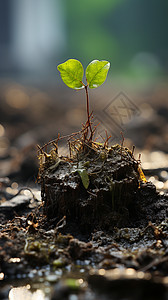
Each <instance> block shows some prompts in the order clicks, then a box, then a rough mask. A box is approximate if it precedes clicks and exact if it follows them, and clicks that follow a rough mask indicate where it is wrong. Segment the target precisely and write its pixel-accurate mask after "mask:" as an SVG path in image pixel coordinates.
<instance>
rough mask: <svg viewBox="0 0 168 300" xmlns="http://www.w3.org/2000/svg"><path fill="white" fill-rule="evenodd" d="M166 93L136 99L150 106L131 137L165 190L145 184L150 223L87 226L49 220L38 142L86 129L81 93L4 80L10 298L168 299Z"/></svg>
mask: <svg viewBox="0 0 168 300" xmlns="http://www.w3.org/2000/svg"><path fill="white" fill-rule="evenodd" d="M14 95H15V101H14V100H13V99H14ZM167 95H168V93H167V92H166V90H165V88H164V87H162V88H158V89H156V90H155V91H154V92H153V93H150V95H149V93H148V95H145V96H143V97H141V99H137V102H138V101H139V102H138V103H139V104H138V107H140V110H141V115H140V116H139V117H138V116H136V117H135V119H132V120H131V122H129V123H128V124H127V129H126V132H125V141H124V144H126V146H129V147H132V145H133V144H135V145H136V146H137V147H136V151H135V156H136V158H137V159H138V157H139V156H138V155H139V153H141V160H142V167H143V168H144V172H145V174H146V177H147V179H148V180H149V181H150V182H152V183H153V184H154V185H155V186H156V188H157V192H156V191H155V188H152V189H151V186H150V188H148V185H147V186H146V189H144V193H146V194H145V197H144V198H143V203H141V204H142V206H141V207H143V211H144V217H143V215H142V222H139V226H137V225H136V224H135V225H134V226H133V224H131V226H129V224H127V226H125V227H121V226H120V228H118V227H117V226H116V227H115V226H114V227H113V229H112V230H111V232H110V233H109V232H107V230H102V228H98V227H97V228H96V230H92V231H91V232H89V233H88V234H87V233H85V234H83V233H81V231H80V230H79V228H78V226H77V225H76V227H75V230H74V226H73V228H71V226H69V224H68V223H67V220H66V218H60V220H54V217H52V219H50V220H48V219H47V218H46V217H45V216H44V215H43V209H42V202H41V195H40V185H39V184H38V183H37V182H36V178H37V173H38V161H37V152H36V146H35V145H36V144H40V145H43V144H44V143H45V142H48V141H49V140H50V139H52V138H55V137H56V136H57V134H58V132H59V131H60V128H61V129H62V132H63V134H69V133H71V132H74V131H76V130H79V127H78V126H79V124H80V122H81V121H80V119H81V118H83V119H85V113H84V109H83V107H81V106H80V105H79V104H77V101H76V99H77V97H79V96H78V95H75V100H71V108H70V109H69V105H67V101H68V100H69V99H68V100H67V98H68V97H69V95H67V94H66V93H65V92H64V93H63V96H62V95H60V91H59V95H58V94H57V95H55V93H54V91H52V92H51V91H50V92H48V91H46V90H45V91H44V90H43V91H41V89H37V88H30V87H29V88H28V87H23V86H20V85H16V84H14V83H12V84H10V85H9V84H6V85H4V84H3V86H2V94H1V106H0V115H1V125H0V145H1V150H0V172H1V175H0V177H1V178H0V187H1V190H0V197H1V198H0V201H1V206H0V220H1V225H0V286H1V288H0V296H1V297H0V298H1V299H10V300H14V299H23V298H24V299H40V300H41V299H46V300H47V299H71V300H77V299H88V300H89V299H93V300H94V299H107V300H108V299H168V271H167V270H168V255H167V246H168V245H167V244H168V242H167V233H168V215H167V209H168V206H167V200H168V196H167V192H168V163H167V162H168V147H167V144H168V139H167V132H168V131H167V126H168V125H167V124H168V123H167V119H168V113H167V112H168V107H167ZM61 97H62V98H61ZM99 97H100V96H99ZM99 97H98V98H99ZM53 98H55V99H56V98H57V99H60V101H59V100H58V101H53ZM107 98H108V97H107ZM142 98H143V99H144V100H142ZM19 99H20V100H19ZM63 99H64V100H65V101H64V102H63ZM158 99H159V101H158ZM62 116H64V118H62ZM62 119H64V120H62ZM82 121H83V120H82ZM137 132H138V134H137ZM119 140H121V137H119ZM64 146H65V145H64V144H62V145H61V147H60V148H61V150H62V153H63V151H64V152H66V149H65V147H64ZM61 150H60V151H61ZM147 216H148V217H147ZM144 219H145V222H143V220H144ZM135 223H136V222H135Z"/></svg>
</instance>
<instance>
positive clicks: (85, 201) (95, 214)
mask: <svg viewBox="0 0 168 300" xmlns="http://www.w3.org/2000/svg"><path fill="white" fill-rule="evenodd" d="M140 172H141V171H140V167H139V161H137V160H135V159H134V157H133V154H132V152H131V151H130V150H129V149H128V148H125V147H123V146H120V145H115V146H113V147H111V148H103V147H102V146H99V145H98V144H94V146H93V145H92V146H88V145H87V146H85V147H84V148H82V150H80V151H78V155H76V156H75V157H73V159H68V158H65V157H58V155H57V154H56V151H55V152H54V150H52V151H50V154H47V157H46V159H45V162H43V164H41V172H40V173H41V193H42V200H43V203H44V213H45V214H46V215H47V217H48V218H49V219H53V218H56V220H57V221H59V220H60V219H61V218H62V217H63V216H66V220H67V223H76V224H77V225H78V226H79V227H80V228H82V229H83V230H89V229H93V228H95V227H100V228H104V229H108V228H109V227H112V226H115V225H117V224H118V223H122V220H123V219H126V218H128V217H129V208H130V207H131V206H132V205H133V204H134V202H135V201H136V193H137V191H138V188H139V186H140V181H141V173H140ZM86 181H88V182H86ZM86 184H87V185H88V187H87V188H86Z"/></svg>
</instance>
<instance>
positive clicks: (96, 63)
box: [86, 60, 110, 89]
mask: <svg viewBox="0 0 168 300" xmlns="http://www.w3.org/2000/svg"><path fill="white" fill-rule="evenodd" d="M109 69H110V63H109V62H108V61H106V60H93V61H92V62H91V63H90V64H89V65H88V66H87V68H86V79H87V83H88V85H89V87H90V88H91V89H94V88H97V87H98V86H100V85H101V84H103V83H104V81H105V80H106V77H107V73H108V70H109Z"/></svg>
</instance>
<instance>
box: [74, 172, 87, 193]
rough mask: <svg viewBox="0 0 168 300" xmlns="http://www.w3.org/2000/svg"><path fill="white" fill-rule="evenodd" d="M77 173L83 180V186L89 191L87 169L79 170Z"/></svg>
mask: <svg viewBox="0 0 168 300" xmlns="http://www.w3.org/2000/svg"><path fill="white" fill-rule="evenodd" d="M76 171H77V172H78V173H79V175H80V177H81V179H82V183H83V186H84V187H85V189H86V190H87V188H88V186H89V176H88V173H87V171H86V169H77V170H76Z"/></svg>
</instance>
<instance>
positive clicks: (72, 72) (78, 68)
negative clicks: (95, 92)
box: [57, 59, 84, 90]
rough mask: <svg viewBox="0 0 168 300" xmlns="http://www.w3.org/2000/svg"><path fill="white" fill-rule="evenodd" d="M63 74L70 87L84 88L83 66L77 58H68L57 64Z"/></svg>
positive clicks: (63, 78)
mask: <svg viewBox="0 0 168 300" xmlns="http://www.w3.org/2000/svg"><path fill="white" fill-rule="evenodd" d="M57 69H58V71H59V72H60V74H61V78H62V80H63V82H64V83H65V84H66V85H67V86H68V87H70V88H72V89H75V90H78V89H82V88H84V84H83V82H82V79H83V66H82V64H81V63H80V61H78V60H76V59H68V60H67V61H65V62H64V63H62V64H60V65H58V66H57Z"/></svg>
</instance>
